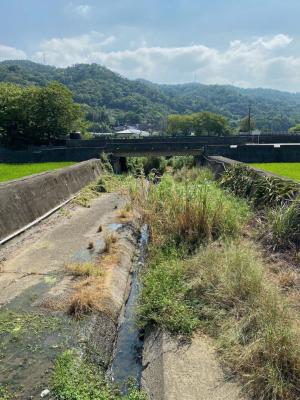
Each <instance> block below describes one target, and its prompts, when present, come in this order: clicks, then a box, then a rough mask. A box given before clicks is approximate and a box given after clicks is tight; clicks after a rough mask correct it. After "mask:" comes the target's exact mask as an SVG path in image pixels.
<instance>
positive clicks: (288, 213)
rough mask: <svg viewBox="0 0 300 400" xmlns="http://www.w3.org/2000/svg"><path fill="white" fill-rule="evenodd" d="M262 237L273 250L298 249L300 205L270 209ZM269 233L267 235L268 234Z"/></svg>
mask: <svg viewBox="0 0 300 400" xmlns="http://www.w3.org/2000/svg"><path fill="white" fill-rule="evenodd" d="M262 230H263V232H261V236H262V237H263V239H264V241H265V242H267V243H270V244H271V245H272V246H273V249H274V250H276V249H288V248H295V249H298V248H299V246H300V203H299V202H298V201H295V202H293V203H292V204H291V205H288V206H281V207H277V208H275V209H270V210H269V211H268V212H267V215H266V223H265V224H263V227H262ZM266 232H267V234H266Z"/></svg>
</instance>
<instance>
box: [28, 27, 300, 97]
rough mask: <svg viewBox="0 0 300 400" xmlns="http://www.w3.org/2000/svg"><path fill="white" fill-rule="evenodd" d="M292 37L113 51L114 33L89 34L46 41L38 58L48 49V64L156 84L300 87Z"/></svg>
mask: <svg viewBox="0 0 300 400" xmlns="http://www.w3.org/2000/svg"><path fill="white" fill-rule="evenodd" d="M292 40H293V39H292V38H291V37H289V36H287V35H284V34H278V35H275V36H271V37H260V38H255V39H253V40H252V41H249V42H244V41H240V40H235V41H233V42H231V43H230V44H229V45H228V47H227V48H226V49H225V50H222V51H221V50H218V49H215V48H211V47H207V46H204V45H201V44H194V45H189V46H182V47H158V46H156V47H149V46H147V44H146V43H143V44H142V45H141V46H140V47H137V48H132V45H133V43H131V45H130V46H129V49H125V50H118V51H115V50H114V51H112V50H109V49H108V48H107V47H108V46H109V45H110V44H112V43H114V42H115V41H116V38H115V37H114V36H108V37H107V36H106V37H105V36H104V35H102V34H100V33H97V32H90V33H87V34H85V35H81V36H77V37H71V38H54V39H51V40H48V41H45V42H43V43H42V45H41V48H40V51H39V52H37V53H36V54H35V55H34V59H35V60H37V61H40V60H41V58H42V54H43V53H45V54H46V56H47V61H48V63H51V64H54V65H58V66H66V65H71V64H75V63H91V62H96V63H99V64H102V65H105V66H107V67H108V68H111V69H113V70H114V71H117V72H119V73H121V74H124V75H126V76H127V77H129V78H137V77H142V78H145V79H149V80H153V81H157V82H166V83H173V82H189V81H193V80H194V77H195V76H196V77H197V80H199V81H200V82H203V83H219V84H234V85H239V86H243V87H257V86H262V87H274V88H277V89H285V90H291V91H296V90H297V91H300V74H299V66H300V55H299V56H286V55H284V54H281V52H282V50H283V49H285V48H286V47H288V46H289V44H290V43H291V42H292ZM285 52H286V49H285Z"/></svg>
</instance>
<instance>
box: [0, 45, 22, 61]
mask: <svg viewBox="0 0 300 400" xmlns="http://www.w3.org/2000/svg"><path fill="white" fill-rule="evenodd" d="M25 58H27V57H26V54H25V53H24V51H22V50H18V49H16V48H14V47H9V46H4V45H2V44H0V61H4V60H24V59H25Z"/></svg>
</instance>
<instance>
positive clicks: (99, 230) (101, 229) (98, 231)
mask: <svg viewBox="0 0 300 400" xmlns="http://www.w3.org/2000/svg"><path fill="white" fill-rule="evenodd" d="M102 231H103V228H102V225H99V228H98V230H97V233H101V232H102Z"/></svg>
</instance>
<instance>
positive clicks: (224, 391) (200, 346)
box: [142, 330, 243, 400]
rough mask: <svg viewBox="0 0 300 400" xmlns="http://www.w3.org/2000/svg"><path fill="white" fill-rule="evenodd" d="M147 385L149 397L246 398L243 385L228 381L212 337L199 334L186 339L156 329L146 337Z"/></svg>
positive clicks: (157, 399)
mask: <svg viewBox="0 0 300 400" xmlns="http://www.w3.org/2000/svg"><path fill="white" fill-rule="evenodd" d="M142 384H143V388H144V390H145V391H146V393H147V395H148V398H149V400H182V399H184V400H210V399H213V400H242V399H243V396H242V394H241V388H240V386H239V385H238V384H236V383H235V382H232V381H228V380H226V379H225V377H224V373H223V371H222V368H221V367H220V364H219V362H218V359H217V355H216V350H215V349H214V347H213V343H212V340H210V339H209V338H207V337H206V336H201V335H197V334H196V335H195V337H193V338H192V339H191V340H190V341H186V340H185V341H183V340H180V339H178V338H176V337H173V336H171V335H170V334H168V333H166V332H162V331H159V330H154V331H153V332H151V333H150V334H148V335H147V336H146V339H145V343H144V352H143V377H142Z"/></svg>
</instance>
